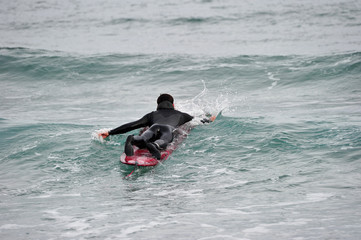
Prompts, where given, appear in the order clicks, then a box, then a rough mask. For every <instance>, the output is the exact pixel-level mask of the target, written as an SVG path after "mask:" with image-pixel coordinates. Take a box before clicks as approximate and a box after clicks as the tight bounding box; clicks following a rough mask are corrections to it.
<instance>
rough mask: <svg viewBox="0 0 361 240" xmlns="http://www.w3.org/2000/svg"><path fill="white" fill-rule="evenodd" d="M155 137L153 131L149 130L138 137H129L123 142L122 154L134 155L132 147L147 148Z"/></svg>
mask: <svg viewBox="0 0 361 240" xmlns="http://www.w3.org/2000/svg"><path fill="white" fill-rule="evenodd" d="M153 136H155V132H154V129H152V128H150V129H148V130H147V131H145V132H144V133H143V134H142V135H140V136H133V135H129V136H128V137H127V140H126V141H125V146H124V152H125V154H126V155H127V156H133V155H134V149H133V145H135V146H137V147H138V148H141V149H142V148H147V143H148V142H149V140H150V139H151V138H153Z"/></svg>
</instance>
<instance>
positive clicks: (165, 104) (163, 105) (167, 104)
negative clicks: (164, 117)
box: [157, 101, 174, 110]
mask: <svg viewBox="0 0 361 240" xmlns="http://www.w3.org/2000/svg"><path fill="white" fill-rule="evenodd" d="M159 109H174V106H173V104H172V103H171V102H169V101H163V102H160V103H159V104H158V107H157V110H159Z"/></svg>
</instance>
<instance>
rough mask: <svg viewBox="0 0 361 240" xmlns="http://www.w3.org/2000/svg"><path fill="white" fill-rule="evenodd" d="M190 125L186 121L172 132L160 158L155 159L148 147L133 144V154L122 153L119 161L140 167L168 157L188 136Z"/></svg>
mask: <svg viewBox="0 0 361 240" xmlns="http://www.w3.org/2000/svg"><path fill="white" fill-rule="evenodd" d="M191 129H192V128H191V125H190V124H189V123H186V124H184V125H182V126H180V127H179V128H177V130H176V131H175V132H174V139H173V141H172V143H170V144H169V146H168V147H167V149H165V150H163V151H161V158H160V160H157V159H155V158H154V157H153V156H152V154H151V153H150V152H149V151H148V149H139V148H138V147H136V146H133V149H134V155H133V156H127V155H125V153H123V154H122V155H121V156H120V162H122V163H124V164H128V165H136V166H142V167H150V166H155V165H157V164H158V163H160V162H163V161H165V160H167V159H168V157H169V156H170V155H171V154H172V152H173V151H174V150H176V149H177V148H178V146H179V145H180V144H181V143H182V142H183V140H184V139H185V138H186V137H187V136H188V134H189V132H190V131H191Z"/></svg>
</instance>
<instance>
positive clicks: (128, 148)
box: [124, 135, 134, 156]
mask: <svg viewBox="0 0 361 240" xmlns="http://www.w3.org/2000/svg"><path fill="white" fill-rule="evenodd" d="M133 139H134V137H133V135H129V136H128V137H127V140H126V141H125V147H124V152H125V155H127V156H133V155H134V149H133V146H132V144H133Z"/></svg>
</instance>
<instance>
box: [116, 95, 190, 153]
mask: <svg viewBox="0 0 361 240" xmlns="http://www.w3.org/2000/svg"><path fill="white" fill-rule="evenodd" d="M192 119H193V117H192V116H190V115H189V114H187V113H183V112H180V111H177V110H175V109H174V107H173V104H172V103H171V102H168V101H163V102H161V103H159V104H158V107H157V111H153V112H151V113H148V114H146V115H145V116H143V117H142V118H141V119H139V120H137V121H134V122H130V123H127V124H124V125H122V126H120V127H117V128H115V129H113V130H111V131H109V135H115V134H122V133H126V132H129V131H132V130H134V129H137V128H141V127H149V129H147V130H146V131H145V132H143V133H142V134H141V135H140V136H134V137H131V138H129V137H128V139H127V143H126V146H125V152H126V154H127V155H132V152H131V151H132V149H129V144H134V145H136V146H138V147H139V148H148V149H149V150H150V151H151V150H152V151H151V152H152V153H153V154H154V151H156V150H155V149H154V145H155V146H156V147H157V148H158V149H165V148H166V147H167V145H168V144H169V143H170V142H172V140H173V131H174V130H175V129H176V128H177V127H179V126H181V125H183V124H184V123H186V122H189V121H191V120H192ZM149 143H152V144H154V145H150V144H149ZM127 145H128V146H127ZM127 147H128V149H127ZM150 148H151V149H150Z"/></svg>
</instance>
